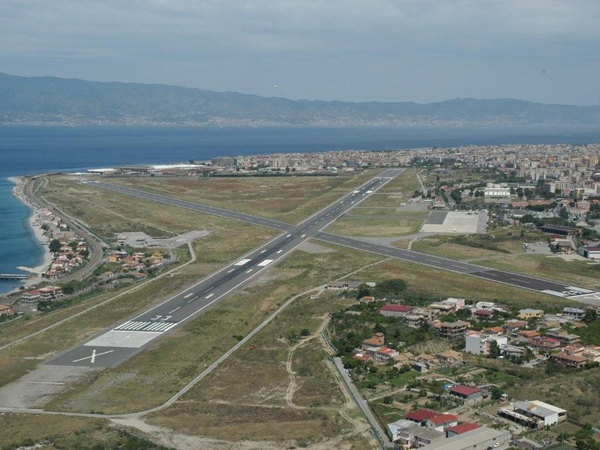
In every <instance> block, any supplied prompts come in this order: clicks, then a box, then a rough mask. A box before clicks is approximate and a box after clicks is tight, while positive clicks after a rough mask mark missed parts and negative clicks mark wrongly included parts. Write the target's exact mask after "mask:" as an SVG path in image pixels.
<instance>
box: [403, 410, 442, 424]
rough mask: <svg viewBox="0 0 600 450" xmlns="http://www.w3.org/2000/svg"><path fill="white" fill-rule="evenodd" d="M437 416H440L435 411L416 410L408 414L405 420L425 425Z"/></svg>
mask: <svg viewBox="0 0 600 450" xmlns="http://www.w3.org/2000/svg"><path fill="white" fill-rule="evenodd" d="M437 415H438V413H436V412H434V411H430V410H428V409H416V410H414V411H411V412H409V413H407V414H406V415H405V416H404V418H405V419H406V420H412V421H413V422H417V423H423V422H425V421H426V420H427V419H429V418H431V417H434V416H437Z"/></svg>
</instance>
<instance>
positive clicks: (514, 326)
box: [502, 320, 527, 334]
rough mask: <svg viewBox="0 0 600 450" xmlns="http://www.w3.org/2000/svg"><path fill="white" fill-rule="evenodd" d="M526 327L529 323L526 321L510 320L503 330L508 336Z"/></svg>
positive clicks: (503, 326)
mask: <svg viewBox="0 0 600 450" xmlns="http://www.w3.org/2000/svg"><path fill="white" fill-rule="evenodd" d="M526 326H527V322H526V321H524V320H509V321H508V322H505V323H504V325H502V328H504V331H506V332H507V333H508V334H512V333H514V332H515V331H518V330H520V329H521V328H525V327H526Z"/></svg>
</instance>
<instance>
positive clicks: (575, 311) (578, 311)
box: [562, 308, 585, 320]
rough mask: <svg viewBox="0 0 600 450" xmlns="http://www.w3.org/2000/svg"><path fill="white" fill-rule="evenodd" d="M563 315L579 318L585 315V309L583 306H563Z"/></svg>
mask: <svg viewBox="0 0 600 450" xmlns="http://www.w3.org/2000/svg"><path fill="white" fill-rule="evenodd" d="M562 313H563V316H566V317H570V318H572V319H574V320H581V319H583V318H584V316H585V309H583V308H563V310H562Z"/></svg>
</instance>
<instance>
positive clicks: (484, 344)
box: [465, 332, 508, 355]
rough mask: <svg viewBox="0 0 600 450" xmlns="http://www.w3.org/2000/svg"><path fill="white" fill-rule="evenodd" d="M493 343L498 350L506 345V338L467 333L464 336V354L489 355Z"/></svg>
mask: <svg viewBox="0 0 600 450" xmlns="http://www.w3.org/2000/svg"><path fill="white" fill-rule="evenodd" d="M493 342H495V343H496V344H497V345H498V348H502V347H503V346H505V345H506V344H508V338H507V337H506V336H497V335H490V334H483V333H477V332H469V333H467V334H466V336H465V352H467V353H472V354H473V355H489V354H490V350H491V348H492V343H493Z"/></svg>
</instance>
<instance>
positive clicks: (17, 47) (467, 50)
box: [0, 0, 600, 105]
mask: <svg viewBox="0 0 600 450" xmlns="http://www.w3.org/2000/svg"><path fill="white" fill-rule="evenodd" d="M0 72H5V73H9V74H13V75H23V76H58V77H65V78H82V79H86V80H95V81H128V82H144V83H164V84H174V85H180V86H188V87H197V88H202V89H209V90H215V91H237V92H244V93H250V94H257V95H263V96H278V97H287V98H292V99H301V98H303V99H311V100H314V99H321V100H343V101H415V102H420V103H428V102H436V101H443V100H447V99H452V98H459V97H473V98H518V99H523V100H532V101H539V102H544V103H563V104H577V105H592V104H594V105H598V104H600V83H599V79H600V0H237V1H234V0H50V1H49V0H2V1H1V2H0Z"/></svg>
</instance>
